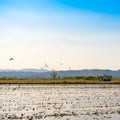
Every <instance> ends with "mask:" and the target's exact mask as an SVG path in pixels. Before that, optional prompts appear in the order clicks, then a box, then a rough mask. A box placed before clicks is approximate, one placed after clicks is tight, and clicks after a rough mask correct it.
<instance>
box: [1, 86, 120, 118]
mask: <svg viewBox="0 0 120 120" xmlns="http://www.w3.org/2000/svg"><path fill="white" fill-rule="evenodd" d="M9 119H11V120H13V119H14V120H120V85H107V84H106V85H39V84H34V85H32V84H29V85H25V84H13V85H12V84H3V85H0V120H9Z"/></svg>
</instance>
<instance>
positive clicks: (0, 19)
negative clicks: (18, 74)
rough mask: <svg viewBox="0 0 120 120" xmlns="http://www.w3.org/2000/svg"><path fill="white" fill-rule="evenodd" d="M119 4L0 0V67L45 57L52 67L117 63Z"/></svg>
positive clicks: (39, 62) (107, 0)
mask: <svg viewBox="0 0 120 120" xmlns="http://www.w3.org/2000/svg"><path fill="white" fill-rule="evenodd" d="M119 6H120V1H118V0H92V2H91V0H71V1H70V0H0V54H1V61H0V66H1V69H21V68H38V69H39V68H41V67H43V66H44V64H45V63H47V64H48V65H49V69H56V70H60V69H68V68H70V67H71V68H72V69H86V68H88V69H95V68H98V69H120V64H119V61H120V8H119ZM10 57H14V61H11V62H9V58H10ZM61 62H62V63H63V65H60V63H61Z"/></svg>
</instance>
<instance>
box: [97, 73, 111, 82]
mask: <svg viewBox="0 0 120 120" xmlns="http://www.w3.org/2000/svg"><path fill="white" fill-rule="evenodd" d="M99 77H100V80H101V81H111V79H112V76H108V75H105V74H103V75H101V76H99Z"/></svg>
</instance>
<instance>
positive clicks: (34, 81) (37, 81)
mask: <svg viewBox="0 0 120 120" xmlns="http://www.w3.org/2000/svg"><path fill="white" fill-rule="evenodd" d="M0 84H120V79H112V80H111V81H100V80H98V79H94V80H85V79H72V78H71V79H65V78H64V79H6V80H2V79H1V80H0Z"/></svg>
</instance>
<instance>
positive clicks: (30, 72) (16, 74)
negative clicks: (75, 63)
mask: <svg viewBox="0 0 120 120" xmlns="http://www.w3.org/2000/svg"><path fill="white" fill-rule="evenodd" d="M54 72H56V73H57V76H59V77H68V76H97V75H102V74H106V75H110V76H113V77H114V78H120V70H100V69H91V70H89V69H84V70H66V71H54ZM51 73H52V71H49V70H43V69H21V70H9V69H4V70H3V69H0V78H3V77H9V78H11V77H12V78H50V77H51Z"/></svg>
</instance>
